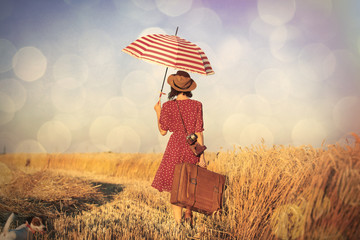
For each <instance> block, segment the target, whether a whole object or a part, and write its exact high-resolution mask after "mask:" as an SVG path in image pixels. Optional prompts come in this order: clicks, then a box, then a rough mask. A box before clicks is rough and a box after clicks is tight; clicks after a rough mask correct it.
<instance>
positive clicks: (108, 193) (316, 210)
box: [0, 135, 360, 239]
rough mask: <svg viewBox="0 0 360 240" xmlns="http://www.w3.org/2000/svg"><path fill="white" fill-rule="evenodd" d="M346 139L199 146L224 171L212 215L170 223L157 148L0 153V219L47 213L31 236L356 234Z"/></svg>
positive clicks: (358, 144)
mask: <svg viewBox="0 0 360 240" xmlns="http://www.w3.org/2000/svg"><path fill="white" fill-rule="evenodd" d="M353 137H354V138H355V139H356V141H355V142H351V143H349V144H348V145H346V146H340V145H331V146H326V147H325V146H324V147H322V148H318V149H315V148H312V147H311V146H301V147H291V146H273V147H266V146H265V145H256V146H253V147H251V148H240V147H236V148H234V149H233V150H232V151H223V152H219V153H207V161H209V166H208V169H209V170H212V171H215V172H219V173H222V174H225V175H226V176H227V182H226V190H225V193H224V206H223V212H222V214H221V215H214V216H204V215H201V214H197V213H195V215H194V218H195V219H194V220H195V226H194V228H193V229H191V228H186V227H183V228H181V229H179V227H178V226H176V224H175V222H174V220H173V217H172V213H171V206H170V203H169V198H170V195H169V194H168V193H159V192H157V191H156V190H155V189H153V188H151V186H150V184H151V180H152V178H153V176H154V175H155V172H156V170H157V167H158V165H159V163H160V160H161V156H162V155H161V154H125V153H121V154H117V153H98V154H80V153H79V154H3V155H0V171H1V173H2V174H1V177H0V183H1V185H0V223H1V228H2V227H3V226H4V224H5V221H6V219H7V217H8V216H9V215H10V213H11V212H15V213H16V215H17V219H18V221H16V222H14V223H13V225H12V227H15V226H17V225H19V224H21V223H22V222H21V221H22V220H23V219H24V218H25V217H26V216H29V215H34V214H35V215H43V216H46V217H47V220H46V223H47V227H48V231H47V233H46V234H44V235H39V236H38V237H39V239H357V238H358V236H360V187H359V186H360V138H359V137H358V136H357V135H354V136H353Z"/></svg>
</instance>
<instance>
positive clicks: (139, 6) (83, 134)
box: [0, 0, 360, 153]
mask: <svg viewBox="0 0 360 240" xmlns="http://www.w3.org/2000/svg"><path fill="white" fill-rule="evenodd" d="M359 11H360V2H359V1H356V0H344V1H335V0H334V1H331V0H316V1H314V0H257V1H256V0H237V1H236V0H222V1H216V0H172V1H167V0H63V1H62V0H58V1H48V0H33V1H28V0H15V1H14V0H1V2H0V152H4V153H5V152H6V153H8V152H49V153H53V152H57V153H65V152H132V153H133V152H142V153H152V152H162V151H164V149H165V147H166V143H167V140H168V138H169V134H168V135H167V136H165V137H163V136H161V135H160V134H159V132H158V129H157V125H156V115H155V111H154V105H155V103H156V102H157V100H158V96H159V91H160V88H161V83H162V80H163V78H164V74H165V69H166V68H165V67H163V66H160V65H158V64H151V63H148V62H145V61H142V60H139V59H136V58H134V57H132V56H130V55H128V54H126V53H124V52H122V49H123V48H125V47H126V46H127V45H129V44H130V43H131V42H133V41H135V40H136V39H137V38H139V37H141V36H144V35H147V34H155V33H157V34H169V35H174V34H175V30H176V28H177V27H179V30H178V33H177V35H178V36H179V37H181V38H184V39H186V40H188V41H191V42H193V43H195V44H197V45H198V46H199V47H200V48H201V49H202V50H203V51H204V52H205V54H206V55H207V57H208V59H209V61H210V63H211V66H212V68H213V70H214V71H215V74H214V75H210V76H203V75H199V74H196V73H190V74H191V77H192V78H193V79H194V80H195V81H196V83H197V86H198V87H197V89H195V90H194V91H193V99H195V100H198V101H201V102H202V103H203V112H204V128H205V131H204V138H205V145H206V146H207V147H208V150H209V151H219V150H228V149H229V150H231V149H233V148H234V147H239V146H240V147H250V146H252V145H257V144H260V143H264V144H265V145H267V146H273V145H274V144H275V145H285V146H288V145H292V146H302V145H312V146H314V147H321V146H326V145H328V144H335V143H340V144H343V143H346V142H347V141H348V142H351V141H352V138H351V136H349V133H350V132H355V133H357V134H359V135H360V78H359V76H360V66H359V64H360V16H359V14H358V12H359ZM175 72H176V69H169V71H168V74H173V73H175ZM169 90H170V87H169V86H168V85H165V88H164V91H165V92H169ZM165 101H167V97H166V96H163V97H162V102H165Z"/></svg>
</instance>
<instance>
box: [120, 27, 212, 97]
mask: <svg viewBox="0 0 360 240" xmlns="http://www.w3.org/2000/svg"><path fill="white" fill-rule="evenodd" d="M176 33H177V29H176ZM176 33H175V35H166V34H150V35H146V36H143V37H140V38H138V39H137V40H135V41H134V42H132V43H131V44H130V45H128V46H127V47H125V48H124V49H123V51H124V52H126V53H128V54H130V55H131V56H134V57H136V58H139V59H143V60H145V61H149V62H152V63H158V64H161V65H163V66H166V67H171V68H175V69H180V70H184V71H188V72H193V73H199V74H202V75H210V74H214V71H213V70H212V68H211V65H210V62H209V60H208V58H207V56H206V55H205V53H204V51H203V50H201V48H200V47H198V46H197V45H196V44H194V43H191V42H189V41H187V40H186V39H183V38H180V37H178V36H176ZM167 70H168V68H166V71H165V76H164V80H163V83H162V87H161V93H162V90H163V87H164V82H165V78H166V73H167ZM161 93H160V96H161Z"/></svg>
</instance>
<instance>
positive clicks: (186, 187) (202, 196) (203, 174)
mask: <svg viewBox="0 0 360 240" xmlns="http://www.w3.org/2000/svg"><path fill="white" fill-rule="evenodd" d="M224 185H225V176H224V175H221V174H218V173H215V172H212V171H209V170H207V169H205V168H202V167H199V166H197V165H194V164H191V163H181V164H177V165H176V166H175V172H174V179H173V185H172V190H171V197H170V202H171V203H172V204H175V205H177V206H181V207H188V206H189V207H191V209H192V210H193V211H196V212H200V213H204V214H206V215H210V214H212V213H214V212H215V211H218V210H221V208H222V195H223V191H224Z"/></svg>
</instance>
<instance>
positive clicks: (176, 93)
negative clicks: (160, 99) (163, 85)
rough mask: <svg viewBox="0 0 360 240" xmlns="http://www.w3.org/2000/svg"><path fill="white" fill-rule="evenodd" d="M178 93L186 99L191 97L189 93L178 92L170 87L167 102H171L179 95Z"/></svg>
mask: <svg viewBox="0 0 360 240" xmlns="http://www.w3.org/2000/svg"><path fill="white" fill-rule="evenodd" d="M180 93H183V94H184V95H185V96H187V97H188V98H191V97H192V93H191V91H190V92H180V91H178V90H175V89H174V88H172V87H171V91H170V92H169V94H168V99H169V100H173V99H174V98H175V97H176V96H177V95H179V94H180Z"/></svg>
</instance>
